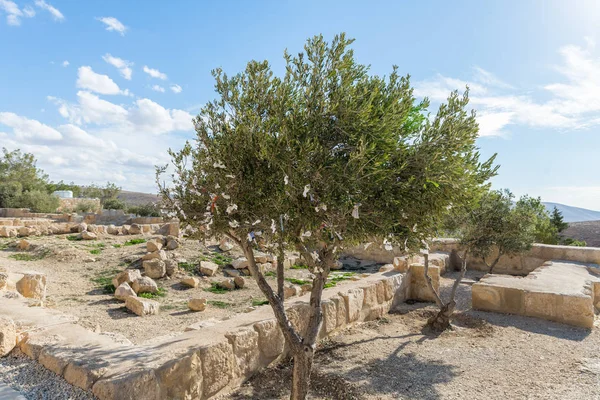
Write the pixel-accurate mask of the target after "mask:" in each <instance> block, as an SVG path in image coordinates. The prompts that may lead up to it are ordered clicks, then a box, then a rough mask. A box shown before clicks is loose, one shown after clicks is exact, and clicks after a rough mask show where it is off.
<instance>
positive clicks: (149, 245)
mask: <svg viewBox="0 0 600 400" xmlns="http://www.w3.org/2000/svg"><path fill="white" fill-rule="evenodd" d="M162 248H163V244H162V241H158V240H150V241H149V242H146V249H147V250H148V251H149V252H151V253H152V252H155V251H160V250H161V249H162Z"/></svg>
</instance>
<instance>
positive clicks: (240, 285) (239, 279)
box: [233, 276, 246, 289]
mask: <svg viewBox="0 0 600 400" xmlns="http://www.w3.org/2000/svg"><path fill="white" fill-rule="evenodd" d="M233 283H234V284H235V287H236V288H238V289H242V288H243V287H244V286H246V280H245V279H244V278H243V277H241V276H236V277H235V278H233Z"/></svg>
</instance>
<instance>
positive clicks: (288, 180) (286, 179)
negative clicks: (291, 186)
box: [283, 175, 290, 185]
mask: <svg viewBox="0 0 600 400" xmlns="http://www.w3.org/2000/svg"><path fill="white" fill-rule="evenodd" d="M283 183H284V184H286V185H287V184H288V183H290V178H288V176H287V175H286V176H284V177H283Z"/></svg>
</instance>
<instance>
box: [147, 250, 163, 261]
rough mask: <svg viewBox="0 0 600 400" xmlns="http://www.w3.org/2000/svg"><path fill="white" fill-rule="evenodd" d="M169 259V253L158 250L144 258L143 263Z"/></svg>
mask: <svg viewBox="0 0 600 400" xmlns="http://www.w3.org/2000/svg"><path fill="white" fill-rule="evenodd" d="M166 259H167V253H165V251H164V250H158V251H154V252H152V253H146V254H145V255H144V256H143V257H142V261H148V260H163V261H164V260H166Z"/></svg>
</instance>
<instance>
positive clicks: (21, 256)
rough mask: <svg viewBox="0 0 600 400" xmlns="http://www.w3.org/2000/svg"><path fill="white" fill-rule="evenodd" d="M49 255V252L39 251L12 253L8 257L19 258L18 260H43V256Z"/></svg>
mask: <svg viewBox="0 0 600 400" xmlns="http://www.w3.org/2000/svg"><path fill="white" fill-rule="evenodd" d="M47 255H48V253H47V252H43V253H38V254H28V253H17V254H11V255H10V256H8V258H12V259H13V260H17V261H37V260H41V259H42V258H44V257H46V256H47Z"/></svg>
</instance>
